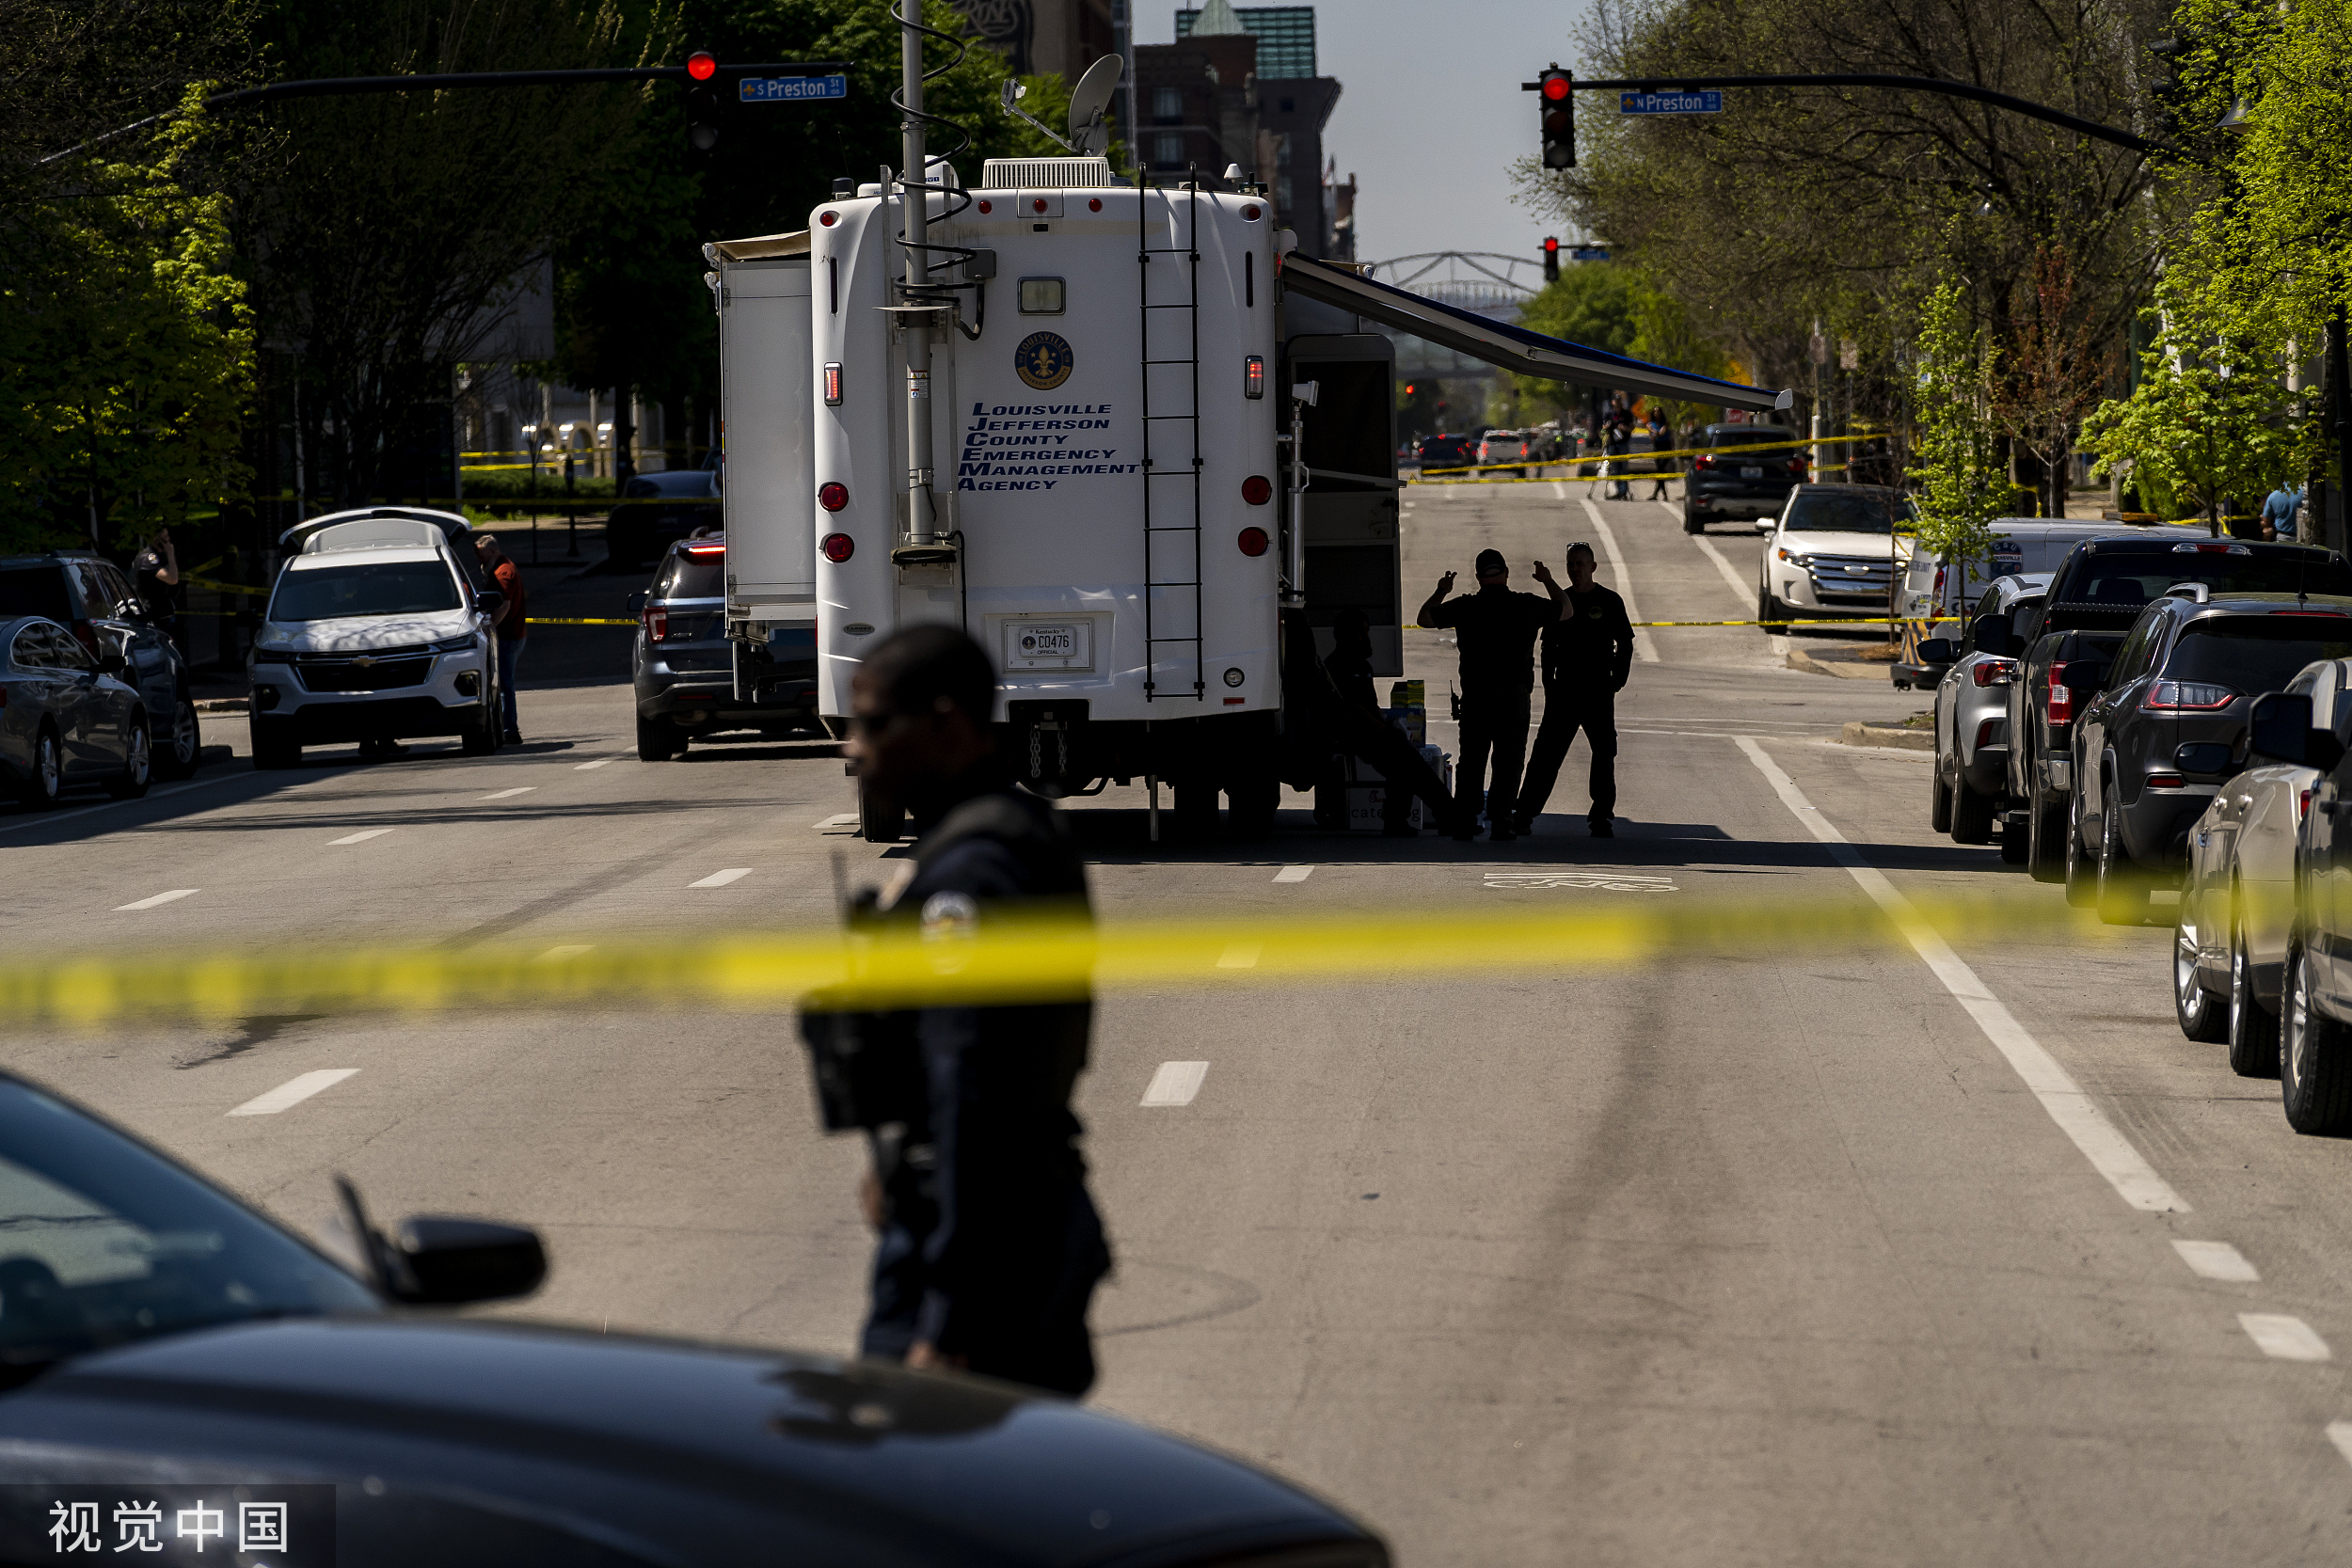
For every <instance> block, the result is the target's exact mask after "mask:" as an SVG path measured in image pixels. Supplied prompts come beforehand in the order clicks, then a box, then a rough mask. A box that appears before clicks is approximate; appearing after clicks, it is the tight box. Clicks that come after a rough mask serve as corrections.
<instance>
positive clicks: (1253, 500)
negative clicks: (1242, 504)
mask: <svg viewBox="0 0 2352 1568" xmlns="http://www.w3.org/2000/svg"><path fill="white" fill-rule="evenodd" d="M1241 499H1244V500H1246V501H1248V503H1249V504H1250V505H1252V506H1263V505H1264V504H1265V503H1266V502H1268V501H1270V500H1272V499H1274V482H1273V481H1272V480H1270V479H1268V478H1266V476H1265V475H1263V474H1251V475H1250V476H1249V477H1248V479H1245V480H1243V481H1242V482H1241Z"/></svg>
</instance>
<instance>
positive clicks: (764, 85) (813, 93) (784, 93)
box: [736, 75, 850, 103]
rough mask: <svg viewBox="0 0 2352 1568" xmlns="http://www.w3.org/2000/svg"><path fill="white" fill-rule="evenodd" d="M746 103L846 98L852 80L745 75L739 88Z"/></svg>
mask: <svg viewBox="0 0 2352 1568" xmlns="http://www.w3.org/2000/svg"><path fill="white" fill-rule="evenodd" d="M736 96H737V97H738V98H739V99H740V100H741V101H742V102H743V103H798V102H801V101H803V100H805V99H812V98H847V97H849V96H850V79H849V77H847V76H845V75H833V76H746V77H744V78H743V79H742V80H741V82H740V83H739V84H738V86H737V87H736Z"/></svg>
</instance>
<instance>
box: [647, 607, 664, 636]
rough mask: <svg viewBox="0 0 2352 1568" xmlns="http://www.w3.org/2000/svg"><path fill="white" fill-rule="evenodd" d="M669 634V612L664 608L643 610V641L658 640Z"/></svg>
mask: <svg viewBox="0 0 2352 1568" xmlns="http://www.w3.org/2000/svg"><path fill="white" fill-rule="evenodd" d="M669 635H670V612H669V611H668V610H647V611H645V641H648V642H660V641H662V640H663V639H665V638H667V637H668V636H669Z"/></svg>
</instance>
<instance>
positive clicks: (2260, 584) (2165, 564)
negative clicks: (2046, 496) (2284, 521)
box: [2066, 549, 2352, 610]
mask: <svg viewBox="0 0 2352 1568" xmlns="http://www.w3.org/2000/svg"><path fill="white" fill-rule="evenodd" d="M2176 582H2201V583H2203V584H2205V585H2206V586H2207V587H2208V588H2210V589H2211V590H2212V591H2213V592H2214V593H2216V594H2352V566H2346V565H2345V564H2344V562H2341V561H2337V560H2335V559H2333V558H2332V557H2329V556H2324V555H2322V554H2320V553H2319V552H2318V551H2317V550H2312V551H2310V552H2309V553H2303V552H2297V553H2296V554H2295V555H2223V554H2219V553H2217V552H2207V551H2196V552H2194V553H2192V552H2188V551H2174V550H2169V549H2168V550H2166V551H2164V552H2163V553H2161V554H2158V553H2155V552H2153V551H2150V552H2147V553H2144V554H2143V553H2142V552H2140V551H2138V550H2131V551H2117V552H2115V553H2113V554H2106V553H2101V554H2096V555H2090V556H2087V557H2085V558H2084V561H2083V569H2082V570H2081V571H2080V572H2079V573H2077V574H2076V575H2075V577H2074V580H2073V581H2072V582H2070V583H2068V584H2067V585H2066V601H2067V602H2068V603H2069V604H2097V605H2113V606H2114V607H2115V608H2117V609H2118V610H2129V609H2132V608H2134V607H2136V606H2138V605H2144V604H2146V603H2147V602H2148V601H2149V600H2151V599H2153V598H2155V597H2156V596H2157V595H2158V594H2162V593H2163V592H2164V591H2165V590H2166V589H2168V588H2169V587H2171V586H2172V585H2173V584H2174V583H2176Z"/></svg>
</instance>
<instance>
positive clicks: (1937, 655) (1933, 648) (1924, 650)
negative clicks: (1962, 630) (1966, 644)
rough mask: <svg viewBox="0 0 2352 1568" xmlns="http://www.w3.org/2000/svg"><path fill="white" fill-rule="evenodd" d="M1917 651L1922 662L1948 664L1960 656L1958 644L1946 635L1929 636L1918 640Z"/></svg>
mask: <svg viewBox="0 0 2352 1568" xmlns="http://www.w3.org/2000/svg"><path fill="white" fill-rule="evenodd" d="M1918 653H1919V662H1920V663H1922V664H1949V663H1951V662H1952V661H1953V660H1954V659H1956V658H1958V657H1960V644H1959V643H1957V642H1955V641H1952V640H1951V639H1950V638H1948V637H1931V638H1927V639H1925V640H1924V641H1921V642H1920V644H1919V648H1918Z"/></svg>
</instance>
